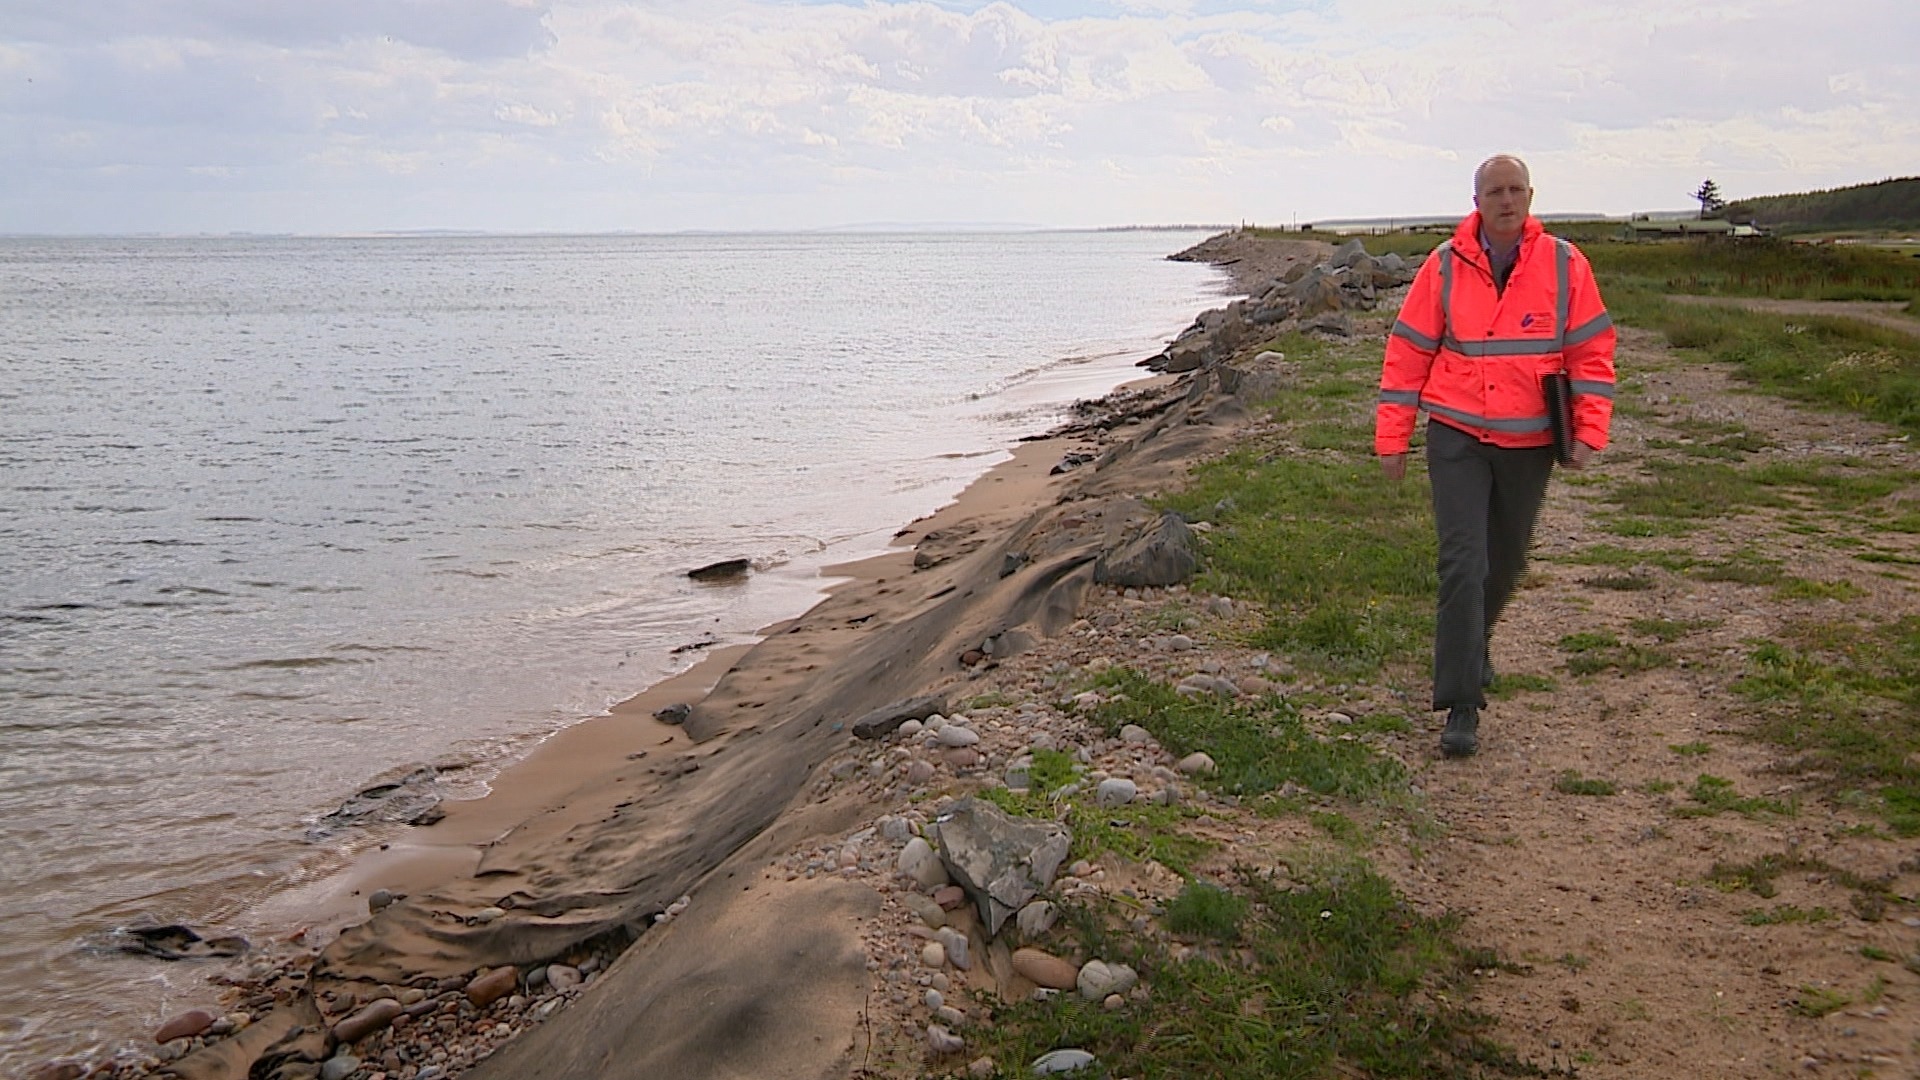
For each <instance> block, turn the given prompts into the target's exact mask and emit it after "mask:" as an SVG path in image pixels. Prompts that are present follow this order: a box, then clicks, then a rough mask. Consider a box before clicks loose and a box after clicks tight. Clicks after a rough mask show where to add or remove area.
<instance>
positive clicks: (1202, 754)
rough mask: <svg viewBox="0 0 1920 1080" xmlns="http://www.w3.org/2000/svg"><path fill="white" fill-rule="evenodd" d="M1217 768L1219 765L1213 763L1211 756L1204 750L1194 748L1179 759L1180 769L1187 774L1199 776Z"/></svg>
mask: <svg viewBox="0 0 1920 1080" xmlns="http://www.w3.org/2000/svg"><path fill="white" fill-rule="evenodd" d="M1217 768H1219V766H1217V765H1215V764H1214V763H1213V758H1212V757H1210V756H1209V755H1208V754H1207V753H1206V751H1204V750H1195V751H1194V752H1193V753H1191V754H1188V755H1187V756H1186V757H1183V758H1181V759H1180V771H1181V772H1183V773H1186V774H1187V775H1188V776H1199V775H1200V774H1202V773H1210V772H1212V771H1214V770H1215V769H1217Z"/></svg>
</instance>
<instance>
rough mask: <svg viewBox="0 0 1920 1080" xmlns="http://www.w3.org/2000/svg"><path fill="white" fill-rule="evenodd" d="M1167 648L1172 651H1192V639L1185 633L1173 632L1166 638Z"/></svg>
mask: <svg viewBox="0 0 1920 1080" xmlns="http://www.w3.org/2000/svg"><path fill="white" fill-rule="evenodd" d="M1167 648H1168V649H1169V650H1170V651H1172V652H1192V651H1193V649H1194V641H1193V639H1192V638H1190V637H1188V636H1187V635H1185V634H1175V635H1173V636H1172V637H1169V638H1168V639H1167Z"/></svg>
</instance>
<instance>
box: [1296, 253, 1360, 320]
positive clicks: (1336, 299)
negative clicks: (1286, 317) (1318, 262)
mask: <svg viewBox="0 0 1920 1080" xmlns="http://www.w3.org/2000/svg"><path fill="white" fill-rule="evenodd" d="M1287 296H1288V298H1289V299H1290V300H1291V301H1292V303H1293V313H1294V314H1295V315H1297V316H1299V317H1300V318H1303V319H1305V318H1309V317H1311V316H1314V315H1318V314H1320V313H1321V312H1323V311H1339V310H1340V309H1341V308H1343V307H1346V306H1347V300H1346V297H1345V296H1343V295H1341V291H1340V279H1339V278H1338V277H1335V276H1334V275H1333V274H1332V273H1329V272H1328V271H1327V269H1326V267H1324V266H1316V267H1314V268H1313V269H1311V270H1309V271H1307V272H1306V274H1305V275H1304V276H1302V277H1301V278H1300V280H1299V281H1296V282H1294V283H1293V284H1292V285H1290V286H1288V287H1287Z"/></svg>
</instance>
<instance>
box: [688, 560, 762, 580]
mask: <svg viewBox="0 0 1920 1080" xmlns="http://www.w3.org/2000/svg"><path fill="white" fill-rule="evenodd" d="M752 570H753V561H752V560H751V559H722V560H720V561H719V562H711V563H708V564H707V565H705V566H696V567H694V568H693V569H691V570H689V571H687V576H688V577H690V578H692V579H693V580H695V581H734V580H737V579H739V578H743V577H746V576H747V574H748V573H749V572H751V571H752Z"/></svg>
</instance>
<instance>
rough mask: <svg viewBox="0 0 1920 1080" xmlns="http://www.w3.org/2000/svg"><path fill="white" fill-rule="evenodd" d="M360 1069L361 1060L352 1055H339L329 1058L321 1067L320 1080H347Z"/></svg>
mask: <svg viewBox="0 0 1920 1080" xmlns="http://www.w3.org/2000/svg"><path fill="white" fill-rule="evenodd" d="M359 1067H360V1059H359V1058H357V1057H354V1056H353V1055H351V1054H338V1055H335V1056H334V1057H331V1058H328V1059H327V1062H326V1064H324V1065H322V1066H320V1080H347V1077H349V1076H352V1075H353V1071H354V1070H355V1069H358V1068H359Z"/></svg>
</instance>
